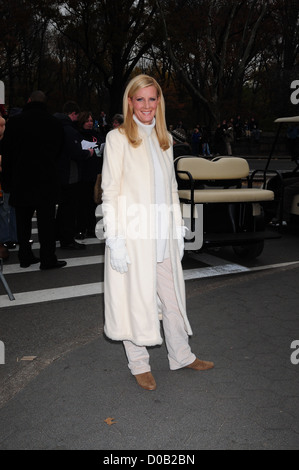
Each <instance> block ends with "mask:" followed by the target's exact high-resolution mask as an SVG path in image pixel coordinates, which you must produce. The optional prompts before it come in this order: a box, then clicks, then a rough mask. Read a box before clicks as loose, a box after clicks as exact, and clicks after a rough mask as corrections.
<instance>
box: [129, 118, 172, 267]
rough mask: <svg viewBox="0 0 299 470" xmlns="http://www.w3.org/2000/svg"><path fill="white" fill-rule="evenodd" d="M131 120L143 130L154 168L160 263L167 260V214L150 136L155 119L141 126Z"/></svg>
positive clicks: (163, 191)
mask: <svg viewBox="0 0 299 470" xmlns="http://www.w3.org/2000/svg"><path fill="white" fill-rule="evenodd" d="M133 119H134V121H135V122H136V124H137V125H138V126H139V127H140V128H142V129H143V131H144V132H145V134H146V135H147V138H148V142H149V147H150V150H151V157H152V161H153V166H154V178H155V214H156V243H157V262H158V263H161V262H163V261H164V259H166V258H169V243H168V238H169V225H168V224H169V218H168V217H169V213H168V210H167V204H166V195H165V184H164V178H163V172H162V168H161V165H160V161H159V157H158V155H157V150H156V148H155V146H154V143H153V140H152V137H151V134H152V130H153V128H154V127H155V125H156V120H155V118H154V119H153V122H152V123H151V124H142V123H141V122H140V121H139V119H137V117H136V116H135V115H133Z"/></svg>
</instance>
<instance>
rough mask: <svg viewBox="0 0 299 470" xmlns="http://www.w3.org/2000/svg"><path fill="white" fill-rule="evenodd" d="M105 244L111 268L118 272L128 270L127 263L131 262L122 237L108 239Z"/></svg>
mask: <svg viewBox="0 0 299 470" xmlns="http://www.w3.org/2000/svg"><path fill="white" fill-rule="evenodd" d="M106 243H107V245H108V246H109V248H110V264H111V268H112V269H114V270H115V271H117V272H119V273H120V274H124V273H126V272H128V264H131V261H130V258H129V255H128V252H127V248H126V242H125V240H124V239H123V238H115V239H108V240H107V242H106Z"/></svg>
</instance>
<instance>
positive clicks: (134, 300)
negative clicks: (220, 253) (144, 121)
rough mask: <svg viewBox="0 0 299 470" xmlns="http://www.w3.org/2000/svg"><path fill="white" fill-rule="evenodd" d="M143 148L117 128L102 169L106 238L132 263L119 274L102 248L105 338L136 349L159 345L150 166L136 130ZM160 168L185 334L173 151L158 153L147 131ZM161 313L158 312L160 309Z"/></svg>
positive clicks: (147, 150) (109, 140) (145, 138)
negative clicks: (116, 241) (117, 241)
mask: <svg viewBox="0 0 299 470" xmlns="http://www.w3.org/2000/svg"><path fill="white" fill-rule="evenodd" d="M139 135H140V136H141V137H142V144H141V145H140V146H139V147H138V148H134V147H132V146H131V145H130V144H129V141H128V139H127V138H126V136H125V135H124V134H122V133H121V132H120V131H119V130H118V129H115V130H112V131H111V132H109V133H108V135H107V137H106V145H105V153H104V163H103V170H102V189H103V196H102V200H103V205H102V208H103V214H104V227H105V237H106V238H115V237H123V238H125V240H126V247H127V251H128V255H129V258H130V261H131V264H130V265H129V269H128V272H127V273H125V274H120V273H119V272H117V271H115V270H113V269H112V268H111V265H110V248H108V247H107V246H106V251H105V268H104V269H105V271H104V276H105V277H104V302H105V326H104V331H105V334H106V335H107V336H108V337H109V338H111V339H112V340H116V341H123V340H128V341H132V342H133V343H135V344H136V345H139V346H154V345H156V344H161V343H162V337H161V332H160V321H159V306H160V305H161V303H160V302H159V299H158V296H157V280H156V264H157V263H156V240H155V235H154V234H155V216H154V209H153V208H154V204H155V186H154V183H155V182H154V167H153V162H152V157H151V153H150V148H149V142H148V136H147V135H146V134H145V133H144V131H143V130H142V129H139ZM151 137H152V141H153V142H154V145H155V148H156V152H157V155H158V157H159V160H160V165H161V168H162V172H163V176H164V181H165V190H166V201H167V205H168V208H169V209H170V210H169V211H168V212H169V218H170V220H169V227H170V229H169V231H170V233H169V252H170V260H171V265H172V270H173V278H174V285H175V295H176V296H177V301H178V305H179V308H180V311H181V314H182V316H183V319H184V324H185V329H186V331H187V333H188V334H189V335H191V334H192V330H191V327H190V324H189V321H188V318H187V314H186V301H185V283H184V277H183V270H182V265H181V260H180V254H179V249H178V240H177V236H176V227H177V226H180V225H182V224H183V220H182V216H181V211H180V204H179V199H178V192H177V183H176V179H175V173H174V165H173V150H172V147H170V148H169V149H168V150H167V151H162V150H161V148H160V146H159V143H158V139H157V136H156V132H155V129H153V131H152V135H151ZM162 312H163V310H162Z"/></svg>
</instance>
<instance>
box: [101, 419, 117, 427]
mask: <svg viewBox="0 0 299 470" xmlns="http://www.w3.org/2000/svg"><path fill="white" fill-rule="evenodd" d="M104 422H105V423H106V424H108V426H111V425H112V424H115V423H117V421H114V418H106V419H104Z"/></svg>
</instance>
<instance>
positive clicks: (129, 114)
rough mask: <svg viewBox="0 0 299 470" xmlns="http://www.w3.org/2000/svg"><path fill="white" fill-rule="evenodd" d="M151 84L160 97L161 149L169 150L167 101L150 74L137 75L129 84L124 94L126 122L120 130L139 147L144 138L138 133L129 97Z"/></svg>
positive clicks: (157, 123)
mask: <svg viewBox="0 0 299 470" xmlns="http://www.w3.org/2000/svg"><path fill="white" fill-rule="evenodd" d="M149 86H154V87H155V88H156V90H157V96H158V98H160V100H159V103H158V107H157V111H156V126H155V128H156V133H157V137H158V141H159V145H160V147H161V149H162V150H167V149H168V148H169V147H170V145H171V141H170V136H169V134H168V132H167V127H166V120H165V101H164V97H163V93H162V89H161V87H160V85H159V84H158V82H157V81H156V80H155V79H154V78H153V77H150V76H149V75H137V76H136V77H134V78H133V79H132V80H131V81H130V82H129V84H128V85H127V87H126V90H125V93H124V96H123V115H124V122H123V124H122V125H121V126H120V128H119V130H120V132H123V133H124V134H125V135H126V136H127V138H128V140H129V142H130V144H131V145H132V146H133V147H139V145H140V144H141V142H142V140H141V139H140V137H139V135H138V127H137V124H136V122H135V121H134V119H133V110H132V107H131V106H130V105H129V98H131V99H132V98H133V96H134V95H135V94H136V93H137V91H138V90H140V88H146V87H149Z"/></svg>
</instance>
